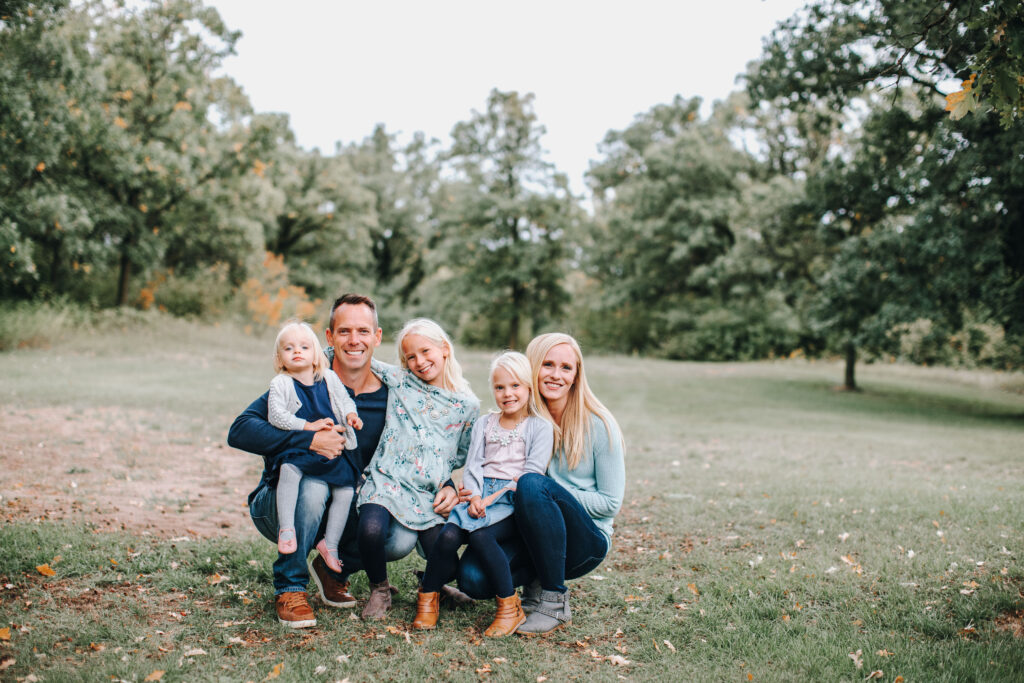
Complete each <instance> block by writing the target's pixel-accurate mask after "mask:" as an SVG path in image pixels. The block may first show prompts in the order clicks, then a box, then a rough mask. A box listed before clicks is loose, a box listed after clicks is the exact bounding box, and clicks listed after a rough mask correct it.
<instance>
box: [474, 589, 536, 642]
mask: <svg viewBox="0 0 1024 683" xmlns="http://www.w3.org/2000/svg"><path fill="white" fill-rule="evenodd" d="M495 600H496V601H497V603H498V613H497V614H495V615H494V621H493V622H491V625H490V626H488V627H487V630H486V631H484V635H485V636H489V637H491V638H500V637H502V636H507V635H510V634H512V633H515V632H516V629H517V628H519V626H520V625H521V624H522V623H523V622H524V621H526V614H524V613H523V606H522V604H521V603H520V602H519V594H518V593H513V594H512V595H511V596H510V597H507V598H495Z"/></svg>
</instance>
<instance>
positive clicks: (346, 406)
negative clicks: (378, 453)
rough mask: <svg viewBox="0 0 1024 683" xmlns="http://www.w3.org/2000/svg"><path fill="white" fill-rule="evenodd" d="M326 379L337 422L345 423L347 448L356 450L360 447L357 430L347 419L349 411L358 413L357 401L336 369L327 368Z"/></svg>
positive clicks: (332, 409) (332, 410)
mask: <svg viewBox="0 0 1024 683" xmlns="http://www.w3.org/2000/svg"><path fill="white" fill-rule="evenodd" d="M324 381H325V382H327V395H328V396H330V397H331V412H333V413H334V421H335V424H339V425H345V450H355V449H356V448H358V447H359V441H358V440H357V437H356V433H355V430H354V429H352V426H351V425H349V424H348V422H346V421H345V416H346V415H348V414H349V413H356V414H358V411H357V410H356V402H355V401H353V400H352V397H351V396H349V395H348V390H347V389H346V388H345V385H344V384H342V383H341V380H340V379H338V376H337V375H336V374H334V370H330V369H329V370H327V372H325V373H324Z"/></svg>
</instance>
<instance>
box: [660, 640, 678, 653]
mask: <svg viewBox="0 0 1024 683" xmlns="http://www.w3.org/2000/svg"><path fill="white" fill-rule="evenodd" d="M661 642H663V643H665V647H667V648H668V649H670V650H672V652H675V651H676V646H675V645H673V644H672V643H670V642H668V641H667V640H663V641H661Z"/></svg>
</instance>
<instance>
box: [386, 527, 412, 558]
mask: <svg viewBox="0 0 1024 683" xmlns="http://www.w3.org/2000/svg"><path fill="white" fill-rule="evenodd" d="M418 539H419V534H417V533H416V532H415V531H413V530H412V529H407V528H405V527H404V526H402V525H401V524H399V523H398V522H395V521H392V522H391V526H390V527H389V529H388V539H387V545H385V546H384V555H385V557H387V560H388V562H394V561H395V560H400V559H402V558H403V557H405V556H406V555H408V554H409V553H411V552H412V551H413V548H415V547H416V541H417V540H418Z"/></svg>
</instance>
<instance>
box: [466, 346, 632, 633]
mask: <svg viewBox="0 0 1024 683" xmlns="http://www.w3.org/2000/svg"><path fill="white" fill-rule="evenodd" d="M526 356H527V358H529V359H530V365H531V368H532V372H533V377H532V380H533V381H532V383H533V393H534V395H535V396H536V397H537V412H538V414H539V415H540V416H541V417H545V418H547V419H549V420H550V421H551V422H552V423H553V424H554V426H555V427H554V455H553V456H552V458H551V462H550V463H549V464H548V469H547V475H540V474H533V473H526V474H524V475H523V476H521V477H520V478H519V482H518V485H517V490H516V507H515V513H514V514H515V520H516V526H517V527H518V529H519V536H520V538H518V539H514V540H513V541H510V542H508V543H505V544H503V545H502V549H503V550H504V551H505V554H506V556H507V557H508V559H509V566H510V568H511V569H512V577H513V581H514V583H515V584H516V585H520V586H524V588H523V598H522V605H523V611H524V612H526V613H527V614H528V617H527V620H526V623H524V624H523V625H522V626H520V627H519V628H518V630H517V632H518V633H526V634H539V633H549V632H551V631H553V630H555V629H557V628H559V627H561V626H563V625H565V624H568V623H569V622H570V621H571V619H572V613H571V611H570V609H569V590H568V588H567V587H566V585H565V582H566V580H568V579H575V578H579V577H581V576H583V575H585V574H587V573H589V572H591V571H593V570H594V569H595V568H596V567H597V566H598V565H599V564H601V562H602V561H603V560H604V558H605V556H606V555H607V554H608V551H609V550H610V549H611V537H612V521H613V520H614V518H615V515H616V514H617V513H618V511H619V508H621V507H622V495H623V490H624V488H625V481H626V471H625V460H624V458H625V456H624V451H625V446H624V444H623V440H622V434H621V432H620V431H619V426H618V424H617V423H616V422H615V418H614V417H612V414H611V413H610V412H609V411H608V409H607V408H605V407H604V405H603V404H602V403H601V402H600V401H599V400H598V399H597V397H596V396H594V393H593V392H592V391H591V390H590V386H589V385H588V384H587V377H586V374H585V373H584V370H583V354H582V353H581V352H580V347H579V344H578V343H577V342H576V340H575V339H573V338H572V337H570V336H569V335H567V334H561V333H552V334H542V335H540V336H539V337H536V338H535V339H534V340H533V341H531V342H530V344H529V346H528V347H527V348H526ZM458 578H459V587H460V588H462V590H464V591H465V592H466V593H468V594H469V595H470V596H472V597H474V598H478V599H480V598H483V597H485V596H487V595H493V594H494V591H493V586H491V585H490V583H489V581H488V580H487V577H486V574H485V573H484V571H483V569H482V566H481V561H480V558H479V557H477V555H476V554H475V553H474V552H473V551H472V548H470V549H468V550H467V551H466V552H465V553H463V556H462V559H461V560H460V562H459V570H458Z"/></svg>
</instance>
